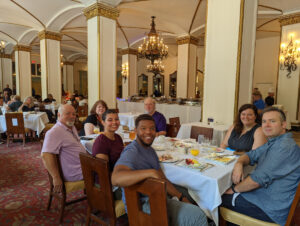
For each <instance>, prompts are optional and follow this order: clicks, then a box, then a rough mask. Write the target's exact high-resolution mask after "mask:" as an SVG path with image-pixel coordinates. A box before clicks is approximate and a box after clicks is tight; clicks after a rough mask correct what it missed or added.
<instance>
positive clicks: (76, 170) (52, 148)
mask: <svg viewBox="0 0 300 226" xmlns="http://www.w3.org/2000/svg"><path fill="white" fill-rule="evenodd" d="M57 115H58V120H57V123H56V124H55V125H54V126H53V127H52V128H51V129H50V130H49V131H48V132H47V133H46V136H45V140H44V144H43V148H42V153H41V155H42V160H43V163H44V166H45V168H46V169H47V170H48V172H49V173H50V175H51V176H52V178H53V185H54V192H61V191H62V180H61V178H60V176H59V169H58V166H57V164H56V158H55V155H59V160H60V165H61V168H62V173H63V175H64V178H65V180H66V181H78V180H82V179H83V176H82V170H81V164H80V160H79V153H80V152H83V153H85V149H84V147H83V146H82V145H81V143H80V140H79V137H78V135H77V130H76V128H75V126H74V123H75V118H76V111H75V109H74V108H73V107H72V106H71V105H69V104H65V105H61V106H60V107H59V108H58V113H57Z"/></svg>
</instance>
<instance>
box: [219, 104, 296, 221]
mask: <svg viewBox="0 0 300 226" xmlns="http://www.w3.org/2000/svg"><path fill="white" fill-rule="evenodd" d="M262 129H263V132H264V134H265V135H266V136H267V137H268V139H269V140H268V142H267V143H266V144H264V145H262V146H260V147H258V148H257V149H255V150H252V151H250V152H248V153H246V154H244V155H243V156H241V157H240V158H239V159H238V161H237V163H236V164H235V166H234V169H233V173H232V181H233V183H234V185H233V186H232V187H231V188H229V189H228V190H227V191H226V192H225V195H223V197H222V199H223V203H222V205H223V206H225V207H227V208H229V209H232V210H234V211H236V212H239V213H242V214H245V215H248V216H250V217H254V218H256V219H259V220H263V221H268V222H276V223H278V224H280V225H284V224H285V222H286V220H287V216H288V213H289V209H290V207H291V204H292V202H293V198H294V196H295V193H296V190H297V187H298V183H299V181H300V161H299V159H300V148H299V146H298V145H297V144H296V143H295V141H294V139H293V138H292V134H291V133H286V118H285V115H284V113H283V111H281V110H279V109H277V108H274V107H271V108H267V109H265V110H264V111H263V115H262ZM255 163H256V164H257V166H256V169H255V170H254V171H253V172H252V173H251V174H250V175H249V176H248V177H247V178H245V179H243V166H246V165H249V164H251V165H253V164H255ZM234 193H240V194H238V196H237V197H235V196H236V195H237V194H235V195H234ZM233 197H234V198H233Z"/></svg>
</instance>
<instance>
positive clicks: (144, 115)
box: [135, 114, 155, 128]
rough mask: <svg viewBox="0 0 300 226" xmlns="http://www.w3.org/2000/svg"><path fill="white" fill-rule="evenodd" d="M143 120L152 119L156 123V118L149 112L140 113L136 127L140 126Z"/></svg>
mask: <svg viewBox="0 0 300 226" xmlns="http://www.w3.org/2000/svg"><path fill="white" fill-rule="evenodd" d="M143 120H147V121H152V122H154V124H155V121H154V119H153V118H152V116H151V115H148V114H142V115H139V116H138V117H137V118H136V120H135V128H137V127H138V126H139V123H140V121H143Z"/></svg>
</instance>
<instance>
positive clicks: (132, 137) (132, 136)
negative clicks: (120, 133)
mask: <svg viewBox="0 0 300 226" xmlns="http://www.w3.org/2000/svg"><path fill="white" fill-rule="evenodd" d="M129 139H130V140H134V139H135V132H134V131H130V132H129Z"/></svg>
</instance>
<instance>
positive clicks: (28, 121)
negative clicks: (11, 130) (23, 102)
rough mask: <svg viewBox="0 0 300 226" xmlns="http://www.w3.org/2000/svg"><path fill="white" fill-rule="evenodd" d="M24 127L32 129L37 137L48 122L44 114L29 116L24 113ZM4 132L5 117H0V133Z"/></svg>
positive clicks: (27, 113)
mask: <svg viewBox="0 0 300 226" xmlns="http://www.w3.org/2000/svg"><path fill="white" fill-rule="evenodd" d="M23 115H24V127H25V128H29V129H32V130H34V131H36V132H37V134H38V135H39V134H40V133H41V132H42V130H43V129H44V128H45V124H47V123H48V122H49V119H48V116H47V114H46V113H45V112H38V113H36V114H30V113H29V112H24V113H23ZM4 132H6V121H5V116H4V115H0V133H4Z"/></svg>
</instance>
